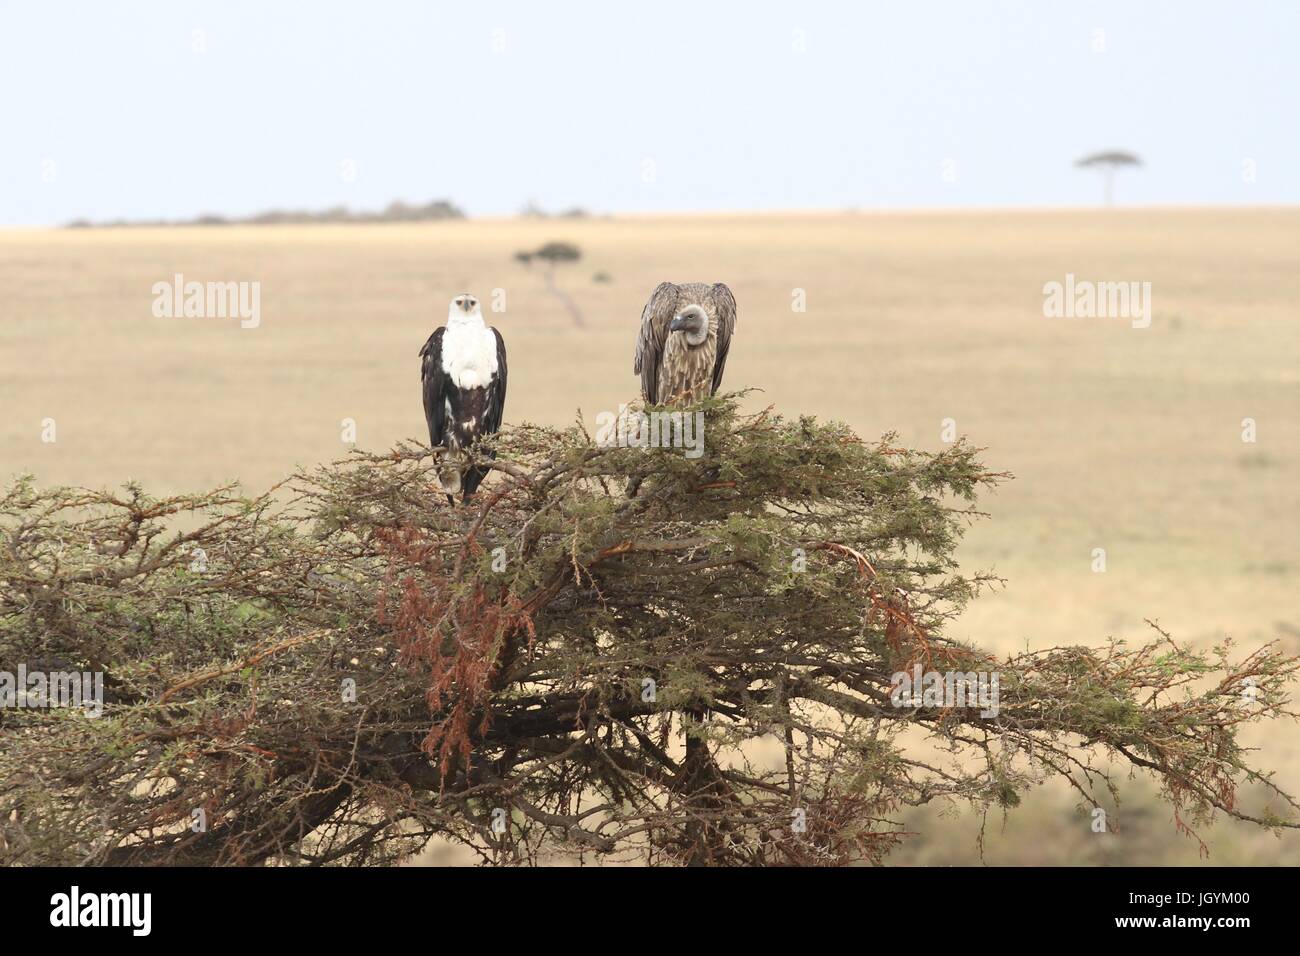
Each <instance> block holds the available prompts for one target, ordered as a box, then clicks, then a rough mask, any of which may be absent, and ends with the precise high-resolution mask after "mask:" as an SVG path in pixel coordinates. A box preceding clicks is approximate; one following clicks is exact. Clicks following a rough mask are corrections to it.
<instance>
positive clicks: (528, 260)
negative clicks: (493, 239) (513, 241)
mask: <svg viewBox="0 0 1300 956" xmlns="http://www.w3.org/2000/svg"><path fill="white" fill-rule="evenodd" d="M581 258H582V250H581V249H579V248H578V247H577V246H575V245H574V244H573V243H571V242H548V243H546V244H545V245H543V246H541V247H539V248H537V249H534V250H533V251H531V252H529V251H526V250H523V251H520V252H516V253H515V259H516V260H517V261H518V262H521V263H523V264H524V265H526V266H527V265H531V264H532V262H533V260H534V259H540V260H541V261H542V262H544V263H545V264H546V267H545V269H544V270H543V272H542V276H543V278H544V280H545V282H546V291H547V292H549V293H551V295H553V296H555V297H556V298H557V299H559V300H560V304H561V305H563V306H564V308H565V310H566V311H567V312H568V313H569V317H570V318H572V319H573V324H574V325H576V326H577V327H578V328H580V329H581V328H585V327H586V325H587V323H586V320H585V319H583V317H582V311H581V310H580V309H579V308H578V305H577V303H576V302H574V301H573V299H572V297H570V296H569V294H568V293H567V292H564V291H563V290H561V289H560V287H559V286H558V285H556V284H555V269H556V266H558V265H560V264H562V263H565V262H577V261H578V260H579V259H581Z"/></svg>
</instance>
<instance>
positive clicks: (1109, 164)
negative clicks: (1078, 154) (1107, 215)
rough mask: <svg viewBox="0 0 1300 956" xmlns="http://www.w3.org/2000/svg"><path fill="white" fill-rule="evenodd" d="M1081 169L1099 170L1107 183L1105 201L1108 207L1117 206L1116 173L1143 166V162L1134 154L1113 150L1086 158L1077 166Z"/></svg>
mask: <svg viewBox="0 0 1300 956" xmlns="http://www.w3.org/2000/svg"><path fill="white" fill-rule="evenodd" d="M1074 165H1075V166H1078V167H1079V168H1081V169H1099V170H1101V174H1102V179H1103V182H1104V183H1105V186H1104V189H1105V201H1106V205H1107V206H1113V205H1115V173H1116V172H1118V171H1119V170H1121V169H1125V168H1127V167H1130V166H1141V165H1142V160H1140V159H1138V158H1137V156H1135V155H1133V154H1132V153H1125V152H1122V151H1119V150H1113V151H1111V152H1106V153H1093V154H1092V155H1091V156H1085V157H1083V159H1080V160H1078V161H1077V162H1076V163H1075V164H1074Z"/></svg>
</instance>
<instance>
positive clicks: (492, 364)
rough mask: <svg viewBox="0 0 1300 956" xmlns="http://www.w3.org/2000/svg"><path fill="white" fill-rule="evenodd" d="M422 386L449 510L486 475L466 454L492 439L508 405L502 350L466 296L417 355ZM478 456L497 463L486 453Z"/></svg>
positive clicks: (498, 339) (474, 301) (496, 335)
mask: <svg viewBox="0 0 1300 956" xmlns="http://www.w3.org/2000/svg"><path fill="white" fill-rule="evenodd" d="M420 383H421V385H422V386H423V387H424V417H425V420H426V421H427V422H428V423H429V445H430V446H431V447H433V448H435V449H436V448H438V447H439V446H443V447H445V449H446V453H445V454H444V456H443V459H442V463H441V464H440V465H439V467H438V484H439V485H440V486H441V487H442V490H443V491H444V492H446V494H447V497H448V499H449V500H450V501H451V502H452V504H455V502H456V495H461V496H462V500H463V501H468V500H469V497H470V495H472V494H474V491H475V489H477V488H478V486H479V483H480V482H481V481H482V480H483V478H484V476H486V475H487V473H488V471H489V469H488V468H487V467H485V466H483V465H471V464H469V460H468V459H469V454H468V449H469V447H470V445H472V444H473V443H474V441H475V440H476V439H478V438H479V437H481V436H483V435H492V434H495V433H496V431H497V430H498V429H499V428H500V427H501V413H502V411H503V410H504V408H505V404H506V344H505V341H504V340H503V339H502V338H501V333H500V332H498V331H497V330H496V329H494V328H489V327H488V326H487V325H486V324H485V323H484V321H483V313H482V312H480V311H479V304H478V299H476V298H475V297H474V296H472V295H470V294H469V293H462V294H460V295H458V296H456V298H454V299H452V300H451V306H450V308H449V309H448V310H447V324H446V325H445V326H443V327H442V328H440V329H436V330H435V331H434V333H433V334H432V335H431V336H429V341H427V342H425V343H424V348H422V349H420ZM482 454H483V455H485V456H486V457H488V458H492V457H495V454H494V453H493V451H492V450H491V449H490V448H485V449H483V450H482Z"/></svg>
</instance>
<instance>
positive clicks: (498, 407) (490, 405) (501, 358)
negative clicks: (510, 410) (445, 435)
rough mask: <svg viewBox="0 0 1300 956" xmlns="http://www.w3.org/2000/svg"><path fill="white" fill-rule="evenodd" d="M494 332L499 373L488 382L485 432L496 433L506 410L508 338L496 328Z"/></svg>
mask: <svg viewBox="0 0 1300 956" xmlns="http://www.w3.org/2000/svg"><path fill="white" fill-rule="evenodd" d="M492 334H493V335H495V336H496V338H497V374H496V378H494V379H493V380H492V381H491V382H490V383H489V384H488V396H487V408H486V409H484V411H483V432H484V434H487V435H492V434H495V433H496V431H497V430H498V429H499V428H500V427H501V416H502V415H503V414H504V413H505V410H506V340H505V339H503V338H502V337H501V333H500V332H498V331H497V330H496V329H493V330H492Z"/></svg>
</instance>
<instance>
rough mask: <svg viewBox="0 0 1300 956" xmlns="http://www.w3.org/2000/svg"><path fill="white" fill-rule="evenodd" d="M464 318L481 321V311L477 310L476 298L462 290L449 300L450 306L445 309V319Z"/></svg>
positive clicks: (455, 319)
mask: <svg viewBox="0 0 1300 956" xmlns="http://www.w3.org/2000/svg"><path fill="white" fill-rule="evenodd" d="M466 319H478V320H480V321H482V319H483V313H482V312H480V311H479V308H478V299H477V298H475V297H474V296H472V295H470V294H469V293H468V292H462V293H461V294H460V295H458V296H456V298H454V299H452V300H451V307H450V308H449V309H448V310H447V321H448V322H463V321H465V320H466Z"/></svg>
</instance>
